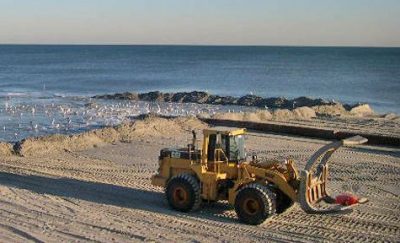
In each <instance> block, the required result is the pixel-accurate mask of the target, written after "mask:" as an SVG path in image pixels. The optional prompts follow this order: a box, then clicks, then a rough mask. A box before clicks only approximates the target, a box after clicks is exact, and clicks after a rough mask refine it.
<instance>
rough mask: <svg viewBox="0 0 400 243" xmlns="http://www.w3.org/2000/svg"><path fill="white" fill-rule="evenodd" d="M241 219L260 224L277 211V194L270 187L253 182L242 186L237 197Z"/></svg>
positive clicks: (248, 222) (237, 208)
mask: <svg viewBox="0 0 400 243" xmlns="http://www.w3.org/2000/svg"><path fill="white" fill-rule="evenodd" d="M235 211H236V214H237V216H238V217H239V220H240V221H241V222H243V223H246V224H252V225H258V224H261V223H263V222H264V221H265V220H266V219H267V218H268V217H270V216H272V215H274V214H275V212H276V195H275V194H274V192H273V191H271V190H270V189H269V188H268V187H266V186H264V185H261V184H257V183H252V184H248V185H245V186H244V187H242V188H241V189H240V190H239V192H238V194H237V196H236V199H235Z"/></svg>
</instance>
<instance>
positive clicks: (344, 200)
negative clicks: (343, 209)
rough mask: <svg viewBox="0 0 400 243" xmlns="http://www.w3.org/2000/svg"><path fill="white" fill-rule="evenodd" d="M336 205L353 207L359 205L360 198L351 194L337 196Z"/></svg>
mask: <svg viewBox="0 0 400 243" xmlns="http://www.w3.org/2000/svg"><path fill="white" fill-rule="evenodd" d="M336 203H337V204H340V205H344V206H349V205H353V204H356V203H358V197H357V196H355V195H353V194H350V193H343V194H340V195H338V196H336Z"/></svg>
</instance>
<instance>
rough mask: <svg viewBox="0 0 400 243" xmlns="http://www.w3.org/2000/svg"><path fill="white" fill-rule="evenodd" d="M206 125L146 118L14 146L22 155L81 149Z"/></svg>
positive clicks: (171, 134) (190, 120) (186, 119)
mask: <svg viewBox="0 0 400 243" xmlns="http://www.w3.org/2000/svg"><path fill="white" fill-rule="evenodd" d="M206 126H207V125H206V124H205V123H203V122H201V121H200V120H198V119H196V118H191V117H179V118H173V119H172V118H171V119H166V118H160V117H147V118H145V119H143V120H138V121H135V122H129V123H125V124H121V125H119V126H116V127H107V128H103V129H97V130H92V131H88V132H84V133H81V134H77V135H60V134H55V135H50V136H46V137H34V138H27V139H24V140H22V141H21V142H18V143H17V144H16V145H15V152H16V153H17V154H19V155H21V156H38V155H43V154H51V153H57V152H61V151H81V150H85V149H88V148H92V147H99V146H103V145H105V144H109V143H115V142H118V141H122V142H128V141H131V140H132V139H135V138H136V139H137V138H141V137H154V136H163V137H174V136H177V135H180V134H182V133H187V132H190V131H191V130H193V129H195V130H196V129H197V130H198V129H202V128H205V127H206ZM2 148H3V147H0V154H1V153H2V151H3V150H2ZM5 148H6V146H5ZM5 151H6V149H5ZM10 153H11V152H10Z"/></svg>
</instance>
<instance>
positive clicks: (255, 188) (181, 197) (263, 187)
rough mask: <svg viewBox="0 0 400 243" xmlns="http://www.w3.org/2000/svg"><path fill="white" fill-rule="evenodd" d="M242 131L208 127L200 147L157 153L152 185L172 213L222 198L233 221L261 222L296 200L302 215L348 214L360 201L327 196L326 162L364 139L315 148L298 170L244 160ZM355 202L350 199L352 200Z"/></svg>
mask: <svg viewBox="0 0 400 243" xmlns="http://www.w3.org/2000/svg"><path fill="white" fill-rule="evenodd" d="M245 134H246V130H245V129H230V128H210V129H205V130H203V136H204V137H203V144H202V147H201V148H198V146H196V143H197V140H196V133H195V132H194V131H193V142H192V143H191V144H189V145H188V146H187V147H186V148H178V149H173V148H167V149H162V150H161V151H160V156H159V169H158V173H157V174H156V175H154V176H153V177H152V184H153V185H155V186H161V187H164V188H165V194H166V198H167V201H168V203H169V205H170V206H171V207H172V208H173V209H175V210H178V211H182V212H189V211H194V210H197V209H199V207H200V206H201V204H202V203H205V202H216V201H219V200H227V201H228V202H229V204H231V205H233V206H234V208H235V211H236V213H237V216H238V218H239V220H240V221H241V222H243V223H247V224H253V225H257V224H261V223H262V222H264V221H265V220H266V219H267V218H268V217H270V216H272V215H274V214H275V213H282V212H283V211H285V210H286V209H287V208H288V207H290V206H291V205H292V204H293V203H294V202H298V203H299V204H300V206H301V208H302V209H303V210H304V211H305V212H307V213H333V212H346V211H351V208H352V207H353V206H354V205H356V204H358V203H364V202H366V201H367V200H366V199H365V198H362V199H358V198H356V197H351V196H350V199H351V200H346V198H345V200H344V201H343V200H342V201H341V202H339V203H340V204H338V201H337V198H336V199H335V198H333V197H331V196H329V194H328V192H327V178H328V164H327V162H328V159H329V157H330V156H331V155H332V153H333V152H334V151H335V150H337V149H338V148H339V147H341V146H342V145H357V144H362V143H365V142H367V139H365V138H363V137H360V136H355V137H352V138H349V139H344V140H341V141H337V142H333V143H331V144H328V145H325V146H323V147H322V148H321V149H319V150H318V151H317V152H316V153H315V154H314V155H313V156H311V158H310V159H309V161H308V162H307V164H306V167H305V169H304V170H302V171H300V173H299V172H298V170H297V168H296V165H295V163H294V161H293V160H290V159H289V160H286V161H284V162H279V161H263V162H261V161H260V160H258V159H257V157H256V156H253V158H252V159H251V160H250V161H246V153H245ZM354 199H355V200H354ZM321 201H324V202H325V203H326V205H330V204H333V205H332V206H329V207H326V205H324V207H318V205H319V202H321Z"/></svg>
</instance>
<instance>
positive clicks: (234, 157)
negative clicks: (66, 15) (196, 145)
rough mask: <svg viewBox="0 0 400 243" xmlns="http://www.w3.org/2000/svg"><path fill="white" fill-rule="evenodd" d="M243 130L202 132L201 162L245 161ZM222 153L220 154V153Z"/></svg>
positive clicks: (208, 130) (228, 129)
mask: <svg viewBox="0 0 400 243" xmlns="http://www.w3.org/2000/svg"><path fill="white" fill-rule="evenodd" d="M245 133H246V130H245V129H232V128H218V127H217V128H213V129H206V130H204V131H203V134H204V145H203V151H205V153H203V156H204V157H203V161H205V160H206V161H208V163H212V162H215V161H228V162H234V163H238V162H241V161H244V160H245V159H246V152H245ZM221 151H222V152H221Z"/></svg>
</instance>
